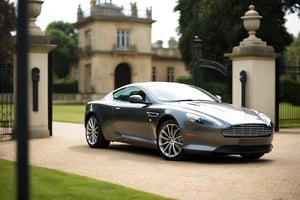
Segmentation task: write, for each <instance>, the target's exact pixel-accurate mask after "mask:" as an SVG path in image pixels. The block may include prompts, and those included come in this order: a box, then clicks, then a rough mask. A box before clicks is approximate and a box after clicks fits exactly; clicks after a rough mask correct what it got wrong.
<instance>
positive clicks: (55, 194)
mask: <svg viewBox="0 0 300 200" xmlns="http://www.w3.org/2000/svg"><path fill="white" fill-rule="evenodd" d="M15 168H16V166H15V162H12V161H7V160H2V159H0V199H3V200H4V199H5V200H13V199H16V175H15V171H16V169H15ZM30 199H47V200H52V199H63V200H72V199H74V200H77V199H78V200H81V199H116V200H118V199H122V200H123V199H124V200H126V199H128V200H129V199H130V200H131V199H145V200H147V199H149V200H150V199H151V200H152V199H153V200H156V199H167V198H164V197H161V196H157V195H153V194H150V193H146V192H141V191H138V190H134V189H131V188H128V187H123V186H119V185H116V184H112V183H107V182H103V181H98V180H95V179H91V178H88V177H84V176H78V175H74V174H69V173H65V172H61V171H57V170H52V169H47V168H42V167H33V166H31V167H30Z"/></svg>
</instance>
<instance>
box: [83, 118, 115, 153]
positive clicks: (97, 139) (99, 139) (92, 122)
mask: <svg viewBox="0 0 300 200" xmlns="http://www.w3.org/2000/svg"><path fill="white" fill-rule="evenodd" d="M85 137H86V141H87V143H88V145H89V146H90V147H92V148H97V147H100V148H106V147H108V145H109V143H110V141H108V140H106V139H105V138H104V136H103V133H102V130H101V127H100V125H99V120H98V118H97V117H96V116H95V115H92V116H90V117H89V118H88V120H87V123H86V126H85Z"/></svg>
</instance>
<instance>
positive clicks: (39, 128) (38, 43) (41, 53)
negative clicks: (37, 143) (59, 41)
mask: <svg viewBox="0 0 300 200" xmlns="http://www.w3.org/2000/svg"><path fill="white" fill-rule="evenodd" d="M42 3H43V1H42V0H29V1H28V16H29V24H28V29H29V30H28V34H29V36H28V39H29V41H28V42H29V52H28V62H29V63H28V72H27V78H28V84H27V86H28V105H27V107H28V117H29V120H28V123H29V124H28V125H29V127H28V128H29V137H30V138H41V137H49V136H50V131H49V128H48V103H49V102H48V53H49V52H50V51H52V50H53V49H54V48H55V47H56V45H51V44H49V41H48V38H47V36H46V35H45V32H43V31H41V29H40V28H39V27H38V26H37V25H36V24H35V21H36V18H37V17H38V16H39V15H40V12H41V7H42ZM15 71H16V70H15ZM24 106H26V105H24Z"/></svg>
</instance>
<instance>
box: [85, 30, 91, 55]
mask: <svg viewBox="0 0 300 200" xmlns="http://www.w3.org/2000/svg"><path fill="white" fill-rule="evenodd" d="M91 50H92V33H91V31H87V32H85V51H91Z"/></svg>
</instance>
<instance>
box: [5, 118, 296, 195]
mask: <svg viewBox="0 0 300 200" xmlns="http://www.w3.org/2000/svg"><path fill="white" fill-rule="evenodd" d="M273 145H274V149H273V151H272V152H271V153H269V154H266V155H265V156H264V157H262V159H260V160H258V161H252V162H246V161H244V160H242V159H241V158H240V157H236V156H218V157H215V156H201V155H198V156H193V157H191V158H189V159H188V160H187V161H178V162H177V161H176V162H175V161H166V160H163V159H162V158H161V157H160V156H159V154H158V152H157V151H155V150H148V149H142V148H138V147H134V146H130V145H124V144H120V143H112V144H111V146H110V148H109V149H91V148H89V147H88V145H87V144H86V141H85V138H84V127H83V126H82V125H79V124H70V123H58V122H54V123H53V136H52V137H50V138H44V139H33V140H31V141H30V163H31V164H32V165H36V166H42V167H47V168H53V169H58V170H62V171H66V172H71V173H75V174H79V175H84V176H88V177H92V178H95V179H99V180H104V181H108V182H112V183H116V184H120V185H124V186H128V187H131V188H135V189H138V190H142V191H147V192H150V193H155V194H159V195H162V196H166V197H171V198H175V199H185V200H186V199H256V200H258V199H262V200H265V199H274V200H279V199H300V132H298V130H297V131H295V132H294V133H286V132H285V133H283V132H280V133H276V134H275V136H274V142H273ZM15 147H16V143H15V141H5V142H0V158H4V159H8V160H14V159H15V158H16V153H15V152H16V150H15Z"/></svg>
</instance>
